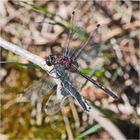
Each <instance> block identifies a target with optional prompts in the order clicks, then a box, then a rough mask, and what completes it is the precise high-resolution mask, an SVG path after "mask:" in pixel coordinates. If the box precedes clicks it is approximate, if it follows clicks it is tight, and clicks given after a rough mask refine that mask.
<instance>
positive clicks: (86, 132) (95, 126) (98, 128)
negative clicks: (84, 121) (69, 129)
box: [76, 124, 102, 140]
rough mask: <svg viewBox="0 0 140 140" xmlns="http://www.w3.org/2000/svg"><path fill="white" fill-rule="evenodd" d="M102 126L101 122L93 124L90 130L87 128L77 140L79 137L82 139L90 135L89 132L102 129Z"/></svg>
mask: <svg viewBox="0 0 140 140" xmlns="http://www.w3.org/2000/svg"><path fill="white" fill-rule="evenodd" d="M101 128H102V126H101V125H100V124H96V125H94V126H92V127H91V128H89V129H88V130H86V131H85V132H83V133H81V134H80V135H79V136H78V137H77V138H76V140H78V139H82V138H83V137H85V136H87V135H89V134H92V133H95V132H97V131H99V130H101Z"/></svg>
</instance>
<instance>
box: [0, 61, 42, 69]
mask: <svg viewBox="0 0 140 140" xmlns="http://www.w3.org/2000/svg"><path fill="white" fill-rule="evenodd" d="M0 64H15V65H20V66H26V67H30V68H40V67H39V66H38V65H36V64H25V63H20V62H17V61H0Z"/></svg>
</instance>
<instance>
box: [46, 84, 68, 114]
mask: <svg viewBox="0 0 140 140" xmlns="http://www.w3.org/2000/svg"><path fill="white" fill-rule="evenodd" d="M58 86H59V85H58ZM59 88H60V89H59ZM68 98H69V94H67V93H66V92H65V90H64V88H63V87H62V86H61V87H57V92H55V93H53V94H52V95H51V96H50V97H49V99H48V101H47V103H46V105H45V112H46V114H48V115H55V114H56V113H58V112H59V111H60V109H61V107H62V106H64V105H66V104H67V103H68Z"/></svg>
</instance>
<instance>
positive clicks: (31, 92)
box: [16, 74, 56, 102]
mask: <svg viewBox="0 0 140 140" xmlns="http://www.w3.org/2000/svg"><path fill="white" fill-rule="evenodd" d="M55 87H56V84H55V83H54V82H53V81H52V80H51V78H49V76H48V75H47V74H45V75H44V76H43V77H42V78H41V79H40V80H39V81H35V82H34V83H33V84H32V85H30V86H29V87H27V88H26V89H25V90H24V91H23V92H22V93H21V94H20V96H19V97H18V98H17V99H16V102H30V101H32V100H39V99H41V98H42V96H45V95H48V94H49V93H50V92H51V91H52V89H54V88H55Z"/></svg>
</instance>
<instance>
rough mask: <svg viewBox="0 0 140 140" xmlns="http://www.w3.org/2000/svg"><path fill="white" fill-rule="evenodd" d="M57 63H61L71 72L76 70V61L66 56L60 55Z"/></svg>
mask: <svg viewBox="0 0 140 140" xmlns="http://www.w3.org/2000/svg"><path fill="white" fill-rule="evenodd" d="M57 63H58V64H61V65H63V66H64V67H65V68H66V69H69V70H70V71H71V72H77V71H78V69H77V68H78V63H77V62H74V61H73V60H72V59H70V58H68V57H61V58H60V59H59V60H58V62H57Z"/></svg>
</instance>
